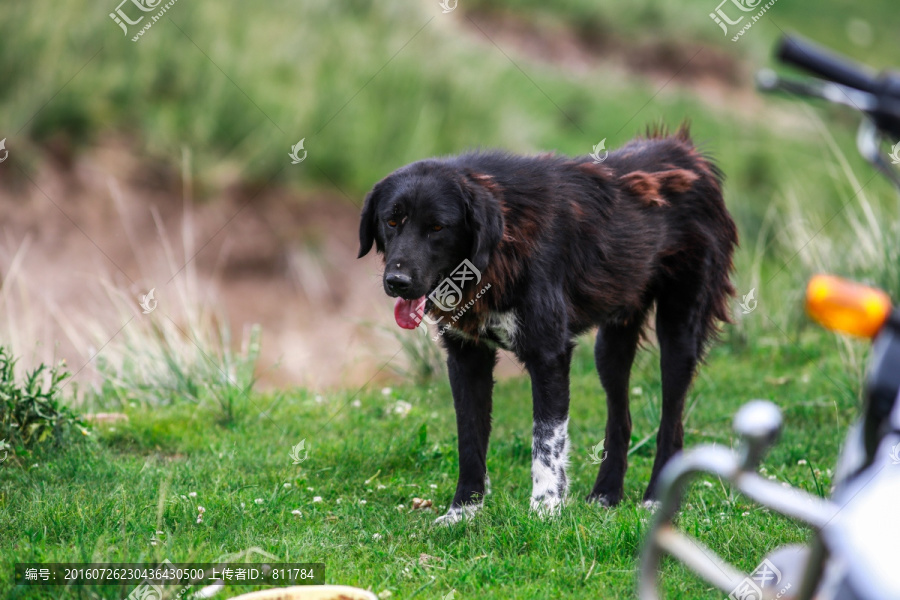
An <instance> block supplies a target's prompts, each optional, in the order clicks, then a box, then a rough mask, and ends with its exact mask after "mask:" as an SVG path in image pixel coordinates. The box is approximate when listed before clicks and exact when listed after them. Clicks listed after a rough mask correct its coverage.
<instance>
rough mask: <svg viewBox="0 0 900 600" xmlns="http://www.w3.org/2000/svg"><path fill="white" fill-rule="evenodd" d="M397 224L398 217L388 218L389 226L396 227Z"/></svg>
mask: <svg viewBox="0 0 900 600" xmlns="http://www.w3.org/2000/svg"><path fill="white" fill-rule="evenodd" d="M396 226H397V219H390V220H388V227H396Z"/></svg>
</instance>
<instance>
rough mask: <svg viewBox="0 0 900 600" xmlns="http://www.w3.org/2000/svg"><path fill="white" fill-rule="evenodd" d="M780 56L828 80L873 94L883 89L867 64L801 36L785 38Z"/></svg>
mask: <svg viewBox="0 0 900 600" xmlns="http://www.w3.org/2000/svg"><path fill="white" fill-rule="evenodd" d="M776 56H777V57H778V59H779V60H781V61H782V62H784V63H787V64H791V65H794V66H797V67H800V68H801V69H804V70H806V71H809V72H810V73H812V74H814V75H817V76H819V77H822V78H823V79H827V80H828V81H833V82H835V83H839V84H841V85H845V86H847V87H852V88H855V89H858V90H862V91H864V92H869V93H871V94H876V93H878V92H879V91H880V90H879V88H880V87H881V86H880V84H879V81H878V78H877V77H876V76H875V75H874V74H873V73H872V72H871V71H869V70H868V69H867V68H866V67H864V66H862V65H859V64H857V63H854V62H852V61H850V60H847V59H846V58H843V57H841V56H838V55H836V54H834V53H832V52H830V51H828V50H826V49H824V48H822V47H821V46H818V45H816V44H813V43H812V42H808V41H806V40H803V39H800V38H798V37H794V36H785V37H784V38H782V40H781V42H780V44H779V46H778V49H777V52H776Z"/></svg>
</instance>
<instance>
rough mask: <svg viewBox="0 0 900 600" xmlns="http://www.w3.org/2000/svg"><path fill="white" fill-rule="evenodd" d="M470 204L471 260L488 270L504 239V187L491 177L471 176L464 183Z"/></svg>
mask: <svg viewBox="0 0 900 600" xmlns="http://www.w3.org/2000/svg"><path fill="white" fill-rule="evenodd" d="M461 186H462V189H463V193H464V196H465V201H466V221H467V222H468V224H469V227H470V230H471V232H472V250H471V251H470V252H469V257H470V258H471V260H472V264H473V265H475V268H476V269H478V270H479V271H484V270H485V269H486V268H487V266H488V262H489V261H490V259H491V254H492V253H493V251H494V248H496V247H497V245H498V244H500V240H501V239H503V213H502V212H501V210H500V194H501V193H502V192H501V190H500V186H498V185H497V183H496V182H495V181H494V178H493V177H491V176H490V175H485V174H483V173H469V174H467V175H466V176H464V178H463V181H462V182H461Z"/></svg>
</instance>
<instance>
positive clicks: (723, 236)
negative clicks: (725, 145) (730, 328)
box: [688, 137, 738, 355]
mask: <svg viewBox="0 0 900 600" xmlns="http://www.w3.org/2000/svg"><path fill="white" fill-rule="evenodd" d="M688 140H690V138H689V137H688ZM689 143H690V144H691V149H692V151H693V152H692V153H693V158H694V159H695V161H696V163H697V169H698V170H697V173H698V174H699V175H700V180H699V181H698V182H697V185H698V187H699V189H698V191H699V192H700V193H701V194H702V195H703V196H704V197H705V199H706V208H707V211H708V212H707V218H708V227H709V233H710V234H711V238H712V239H711V241H712V244H711V245H710V247H709V248H708V254H707V261H708V264H707V265H705V266H706V268H707V273H708V279H707V285H705V286H704V290H703V295H704V296H705V297H704V298H702V299H701V303H705V304H706V306H705V307H704V308H705V310H702V311H701V313H700V314H701V319H702V321H703V323H702V331H703V333H704V335H703V336H702V338H703V339H702V340H700V352H701V355H702V353H703V351H705V349H706V348H707V346H708V345H709V343H710V342H711V341H712V340H713V339H714V338H715V337H716V336H717V334H718V333H719V331H720V325H721V324H722V323H731V322H732V318H731V307H730V305H731V299H732V298H733V297H734V296H735V294H736V292H735V289H734V285H733V284H732V282H731V274H732V272H733V271H734V262H733V257H734V251H735V248H736V247H737V245H738V232H737V226H736V225H735V223H734V220H733V219H732V218H731V215H730V214H729V212H728V209H727V208H726V206H725V198H724V197H723V194H722V184H723V182H724V175H723V173H722V171H721V170H720V169H719V167H718V166H717V165H716V163H715V161H714V160H713V158H712V157H711V156H709V154H707V153H705V152H703V151H701V150H698V149H697V148H696V147H694V145H693V143H691V142H689Z"/></svg>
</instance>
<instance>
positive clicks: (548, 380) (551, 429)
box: [525, 344, 572, 515]
mask: <svg viewBox="0 0 900 600" xmlns="http://www.w3.org/2000/svg"><path fill="white" fill-rule="evenodd" d="M571 360H572V345H571V344H567V345H565V347H564V348H561V349H560V350H559V351H553V350H551V349H549V348H545V349H541V350H539V351H538V352H536V353H535V354H533V355H532V356H531V357H528V358H526V360H525V366H526V367H527V368H528V372H529V374H530V375H531V393H532V400H533V405H534V407H533V408H534V429H533V430H532V433H533V438H532V443H531V481H532V491H531V508H532V510H535V511H537V512H538V513H540V514H542V515H546V514H553V513H556V512H558V511H559V510H560V508H561V506H562V503H563V502H564V501H565V499H566V492H567V491H568V480H567V479H566V464H567V462H568V457H569V431H568V429H569V364H570V363H571Z"/></svg>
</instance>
